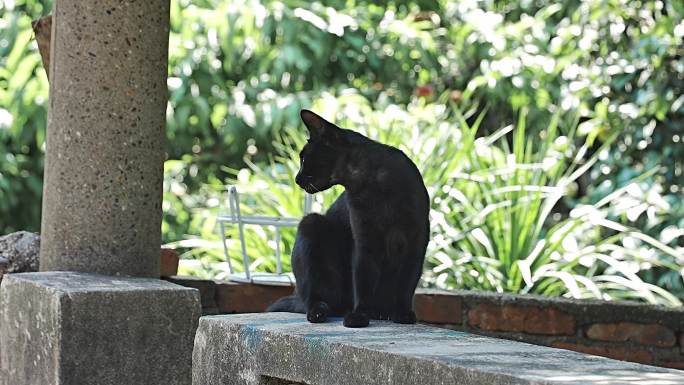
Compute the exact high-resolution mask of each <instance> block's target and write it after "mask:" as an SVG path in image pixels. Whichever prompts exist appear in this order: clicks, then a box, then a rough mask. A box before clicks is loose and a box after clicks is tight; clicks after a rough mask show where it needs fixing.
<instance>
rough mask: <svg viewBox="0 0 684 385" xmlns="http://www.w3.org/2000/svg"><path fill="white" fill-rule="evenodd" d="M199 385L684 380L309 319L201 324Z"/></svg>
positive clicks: (486, 343)
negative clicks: (313, 321) (313, 322)
mask: <svg viewBox="0 0 684 385" xmlns="http://www.w3.org/2000/svg"><path fill="white" fill-rule="evenodd" d="M192 360H193V369H192V383H193V384H194V385H219V384H220V385H226V384H249V385H252V384H259V385H265V384H282V383H288V381H289V382H297V383H305V384H309V385H318V384H321V385H323V384H325V385H337V384H339V385H342V384H344V385H355V384H359V385H361V384H363V385H366V384H393V385H401V384H407V385H415V384H421V385H431V384H445V385H446V384H449V385H452V384H486V385H497V384H567V383H573V384H594V383H595V384H603V385H605V384H642V383H655V382H654V381H656V380H657V383H660V384H680V383H684V372H681V371H677V370H670V369H662V368H656V367H652V366H646V365H639V364H633V363H627V362H622V361H615V360H610V359H607V358H602V357H596V356H590V355H586V354H581V353H575V352H570V351H566V350H560V349H553V348H548V347H542V346H535V345H529V344H525V343H521V342H516V341H508V340H499V339H494V338H489V337H483V336H477V335H472V334H467V333H463V332H455V331H451V330H445V329H437V328H432V327H428V326H423V325H397V324H393V323H390V322H372V323H371V326H370V327H368V328H363V329H348V328H344V327H342V325H341V322H338V321H334V322H329V323H325V324H310V323H308V322H306V320H305V319H304V317H303V316H302V315H301V314H288V313H264V314H240V315H223V316H207V317H202V318H201V319H200V324H199V328H198V330H197V335H196V337H195V349H194V351H193V357H192Z"/></svg>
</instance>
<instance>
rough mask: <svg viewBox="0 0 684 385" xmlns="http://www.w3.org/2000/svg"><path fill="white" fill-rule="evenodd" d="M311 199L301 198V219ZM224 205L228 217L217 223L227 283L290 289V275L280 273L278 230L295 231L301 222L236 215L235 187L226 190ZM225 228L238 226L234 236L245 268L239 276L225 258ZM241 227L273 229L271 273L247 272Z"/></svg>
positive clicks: (281, 268) (247, 260)
mask: <svg viewBox="0 0 684 385" xmlns="http://www.w3.org/2000/svg"><path fill="white" fill-rule="evenodd" d="M312 203H313V197H312V196H311V195H310V194H306V195H305V196H304V215H306V214H308V213H310V212H311V206H312ZM228 204H229V209H230V213H229V214H228V215H224V214H219V216H218V218H217V220H218V222H219V225H220V229H221V240H222V242H223V254H224V255H225V257H226V262H227V263H228V270H229V272H228V273H229V276H228V277H229V279H230V280H231V281H235V282H243V283H254V284H260V285H271V286H294V284H295V278H294V275H293V274H292V273H291V272H283V263H282V259H281V258H282V255H281V252H280V230H281V228H283V227H297V225H298V224H299V221H300V220H301V218H284V217H266V216H243V215H242V214H241V212H240V196H239V194H238V191H237V188H236V187H235V186H230V187H229V188H228ZM226 224H230V225H237V226H238V236H239V240H240V249H241V251H242V263H243V265H244V267H245V271H244V272H243V273H239V272H235V271H234V270H233V265H232V264H231V262H230V255H229V254H228V244H227V239H226ZM245 225H259V226H273V227H275V239H274V241H275V259H276V272H275V273H261V272H252V271H250V264H251V263H250V257H249V256H248V255H247V244H246V243H245V231H244V226H245Z"/></svg>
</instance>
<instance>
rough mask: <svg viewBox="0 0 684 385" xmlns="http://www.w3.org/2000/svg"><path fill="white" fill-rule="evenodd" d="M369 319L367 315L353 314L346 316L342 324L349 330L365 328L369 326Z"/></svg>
mask: <svg viewBox="0 0 684 385" xmlns="http://www.w3.org/2000/svg"><path fill="white" fill-rule="evenodd" d="M368 323H369V319H368V316H367V315H366V314H365V313H360V312H351V313H347V315H345V316H344V322H342V324H343V325H344V326H345V327H348V328H363V327H366V326H368Z"/></svg>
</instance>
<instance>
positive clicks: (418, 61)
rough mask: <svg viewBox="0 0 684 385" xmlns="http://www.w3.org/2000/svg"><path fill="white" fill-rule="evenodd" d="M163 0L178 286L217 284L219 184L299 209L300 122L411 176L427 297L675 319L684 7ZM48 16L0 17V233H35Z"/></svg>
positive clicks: (683, 213) (681, 262) (682, 182)
mask: <svg viewBox="0 0 684 385" xmlns="http://www.w3.org/2000/svg"><path fill="white" fill-rule="evenodd" d="M171 4H172V8H171V9H172V11H171V36H170V52H169V80H168V87H169V104H168V108H167V120H168V125H167V138H168V141H167V153H168V160H167V162H166V164H165V188H164V205H163V209H164V222H163V241H164V243H167V244H171V245H173V246H175V247H177V248H179V250H181V251H182V253H183V254H182V257H183V261H182V262H183V263H182V265H181V266H182V271H183V272H185V273H190V274H195V275H199V276H204V277H217V278H224V277H225V276H226V264H225V261H223V254H222V250H221V244H220V242H219V239H220V237H219V235H218V232H217V226H216V221H215V216H216V214H217V213H218V212H219V211H221V212H223V211H225V210H224V208H223V207H222V206H224V203H225V201H226V192H225V185H227V184H237V185H238V186H239V190H240V191H241V192H243V193H247V194H243V197H244V201H243V204H244V208H243V210H244V211H246V212H250V213H260V214H268V215H284V216H300V215H301V213H302V202H303V195H302V194H303V193H302V192H301V191H299V190H298V189H296V188H295V185H294V183H293V174H294V173H295V172H296V170H297V166H298V159H297V157H298V154H297V152H298V151H297V150H298V149H299V148H301V146H302V143H303V142H304V141H305V140H306V138H305V133H304V132H302V127H301V125H300V123H299V117H298V111H299V109H300V108H302V107H307V108H313V109H314V110H316V111H318V112H320V113H322V114H323V115H324V116H326V117H327V118H330V119H333V120H335V121H336V122H338V123H339V124H340V125H343V126H345V127H347V128H352V129H355V130H358V131H360V132H363V133H365V134H367V135H369V136H371V137H372V138H375V139H378V140H381V141H384V142H387V143H390V144H393V145H396V146H398V147H400V148H402V149H403V150H404V151H405V152H407V154H409V155H410V156H412V158H413V159H414V160H415V161H416V163H417V164H418V166H419V168H420V169H421V170H422V171H423V174H424V177H425V181H426V185H427V186H428V189H429V191H430V194H431V198H432V207H433V210H432V213H431V219H432V227H433V241H432V242H431V244H430V248H429V250H428V258H427V263H426V273H425V275H424V279H423V285H425V286H437V287H442V288H472V289H483V290H494V291H499V292H523V293H527V292H529V293H539V294H544V295H563V296H570V297H577V298H582V297H592V298H603V299H636V300H642V301H648V302H651V303H661V304H667V305H681V301H682V300H683V299H684V281H683V279H682V277H683V275H684V203H683V202H684V200H683V199H682V198H683V195H684V193H683V192H682V188H683V187H684V177H683V176H682V166H683V162H684V145H682V143H681V142H682V141H684V95H683V93H682V90H683V88H684V61H683V59H682V54H683V53H684V48H683V47H684V45H683V37H684V22H683V21H682V18H683V17H684V3H681V2H676V1H653V0H642V1H639V0H583V1H580V0H569V1H565V2H563V3H562V4H557V2H555V1H546V0H536V1H532V0H516V1H500V0H483V1H476V0H463V1H455V2H452V1H446V0H411V1H407V2H397V1H380V2H370V1H360V0H346V1H342V0H339V1H327V2H325V3H321V2H313V3H310V2H305V1H296V0H284V1H268V0H243V1H233V0H171ZM50 7H51V1H46V0H4V1H0V233H8V232H12V231H16V230H32V231H39V230H40V229H39V227H40V202H41V201H40V199H41V198H40V197H41V190H42V168H43V152H44V149H45V144H44V138H45V125H46V108H47V104H46V101H47V97H48V83H47V78H46V76H45V71H44V69H43V68H42V65H41V62H40V56H39V54H38V50H37V47H36V44H35V42H34V41H33V32H32V30H31V25H30V23H31V20H33V19H37V18H38V17H40V16H42V15H46V14H48V13H50ZM339 191H340V190H339V188H338V189H335V190H334V191H330V192H327V193H326V194H322V195H321V196H318V197H317V198H316V204H315V205H314V206H315V209H317V210H321V209H322V208H324V207H326V206H327V204H329V203H330V202H331V201H332V199H334V196H335V194H336V193H339ZM228 235H229V237H231V240H230V241H229V248H230V249H231V251H233V252H232V253H231V255H233V256H235V257H237V256H238V254H239V253H237V250H238V245H237V244H236V243H235V242H234V241H232V239H234V236H235V234H234V229H228ZM272 235H273V234H272V233H271V230H269V229H267V228H266V229H264V228H252V227H249V228H248V231H247V242H248V249H249V252H250V255H251V256H253V257H254V261H253V264H252V267H253V268H254V269H256V270H263V271H272V270H273V269H274V268H275V263H274V261H273V258H272V257H271V256H272V254H273V248H274V244H273V241H271V240H270V239H272ZM293 238H294V233H293V231H286V232H285V233H284V234H283V237H282V247H283V250H284V253H285V254H286V255H289V251H290V250H291V246H292V242H293ZM286 259H287V258H286ZM233 265H235V266H237V268H238V269H242V267H241V264H240V261H239V260H238V258H236V259H235V260H234V262H233ZM286 267H287V266H286Z"/></svg>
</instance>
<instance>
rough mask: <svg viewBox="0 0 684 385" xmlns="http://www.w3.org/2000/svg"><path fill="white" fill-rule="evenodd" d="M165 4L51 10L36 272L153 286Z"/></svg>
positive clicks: (70, 1)
mask: <svg viewBox="0 0 684 385" xmlns="http://www.w3.org/2000/svg"><path fill="white" fill-rule="evenodd" d="M168 36H169V0H144V1H131V0H129V1H126V0H91V1H80V0H56V1H55V3H54V12H53V23H52V44H51V54H50V56H51V63H50V66H51V69H50V109H49V114H48V115H49V116H48V130H47V156H46V166H45V184H44V190H43V217H42V229H41V233H42V235H41V254H40V258H41V261H40V269H41V271H52V270H69V271H82V272H93V273H102V274H109V275H131V276H141V277H158V276H159V247H160V241H161V230H160V225H161V203H162V179H163V161H164V127H165V111H166V102H167V89H166V75H167V55H168Z"/></svg>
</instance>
